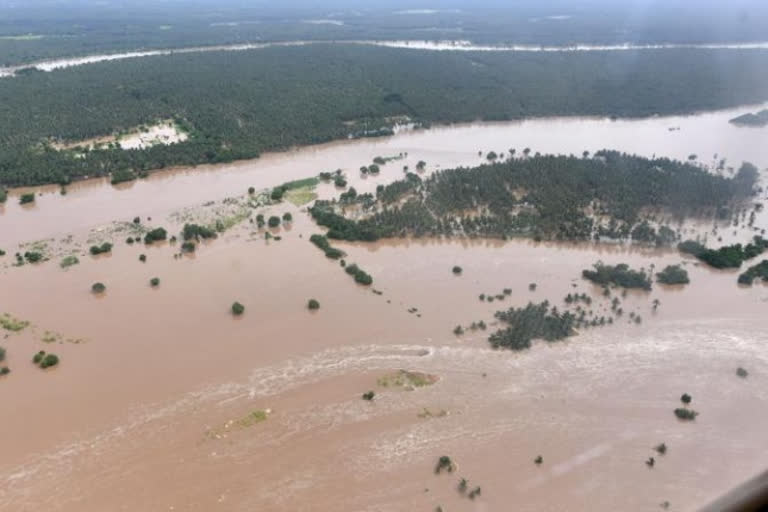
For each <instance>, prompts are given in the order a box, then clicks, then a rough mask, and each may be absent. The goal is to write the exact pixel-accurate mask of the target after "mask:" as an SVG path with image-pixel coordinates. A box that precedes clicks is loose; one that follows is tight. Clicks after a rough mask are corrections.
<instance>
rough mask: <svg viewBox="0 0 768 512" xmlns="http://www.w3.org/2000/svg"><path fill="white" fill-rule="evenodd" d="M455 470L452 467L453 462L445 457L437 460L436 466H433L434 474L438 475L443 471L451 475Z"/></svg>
mask: <svg viewBox="0 0 768 512" xmlns="http://www.w3.org/2000/svg"><path fill="white" fill-rule="evenodd" d="M454 469H455V467H454V465H453V461H452V460H451V458H450V457H449V456H447V455H443V456H441V457H440V458H439V459H437V465H435V473H436V474H438V475H439V474H440V473H442V472H443V471H447V472H448V473H452V472H453V470H454Z"/></svg>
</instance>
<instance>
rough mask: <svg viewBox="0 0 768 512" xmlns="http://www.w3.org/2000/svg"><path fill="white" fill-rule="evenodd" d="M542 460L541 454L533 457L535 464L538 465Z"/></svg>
mask: <svg viewBox="0 0 768 512" xmlns="http://www.w3.org/2000/svg"><path fill="white" fill-rule="evenodd" d="M542 462H544V458H543V457H542V456H541V455H537V456H536V458H535V459H533V463H534V464H536V465H537V466H538V465H540V464H541V463H542Z"/></svg>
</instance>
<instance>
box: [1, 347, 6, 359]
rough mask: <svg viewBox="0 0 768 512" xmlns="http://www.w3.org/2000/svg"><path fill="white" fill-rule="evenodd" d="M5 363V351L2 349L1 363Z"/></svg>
mask: <svg viewBox="0 0 768 512" xmlns="http://www.w3.org/2000/svg"><path fill="white" fill-rule="evenodd" d="M2 361H5V349H4V348H3V347H0V362H2Z"/></svg>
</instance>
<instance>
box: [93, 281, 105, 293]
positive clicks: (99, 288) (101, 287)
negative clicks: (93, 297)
mask: <svg viewBox="0 0 768 512" xmlns="http://www.w3.org/2000/svg"><path fill="white" fill-rule="evenodd" d="M106 290H107V287H106V285H105V284H104V283H93V284H92V285H91V291H92V292H93V293H104V292H105V291H106Z"/></svg>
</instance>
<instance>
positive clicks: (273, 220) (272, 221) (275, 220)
mask: <svg viewBox="0 0 768 512" xmlns="http://www.w3.org/2000/svg"><path fill="white" fill-rule="evenodd" d="M267 225H269V227H271V228H276V227H277V226H279V225H280V217H278V216H277V215H272V216H271V217H270V218H269V220H268V221H267Z"/></svg>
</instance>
